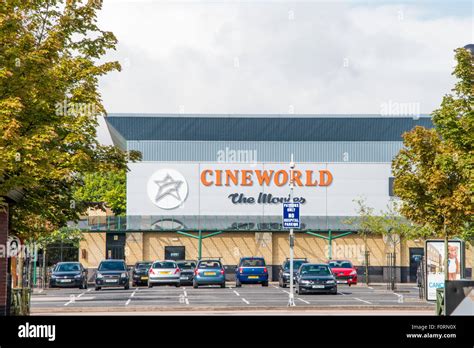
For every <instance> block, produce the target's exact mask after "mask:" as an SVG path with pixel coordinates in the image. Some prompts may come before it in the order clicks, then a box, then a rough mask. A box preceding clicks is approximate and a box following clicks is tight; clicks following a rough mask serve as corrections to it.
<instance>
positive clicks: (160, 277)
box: [148, 260, 181, 288]
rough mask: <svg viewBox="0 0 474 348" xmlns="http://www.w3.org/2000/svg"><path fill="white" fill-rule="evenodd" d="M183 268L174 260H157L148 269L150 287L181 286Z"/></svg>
mask: <svg viewBox="0 0 474 348" xmlns="http://www.w3.org/2000/svg"><path fill="white" fill-rule="evenodd" d="M180 277H181V270H180V268H179V267H178V264H177V263H176V262H175V261H173V260H164V261H155V262H153V263H152V265H151V267H150V269H149V271H148V287H149V288H151V287H153V285H161V284H165V285H175V286H176V287H179V286H180Z"/></svg>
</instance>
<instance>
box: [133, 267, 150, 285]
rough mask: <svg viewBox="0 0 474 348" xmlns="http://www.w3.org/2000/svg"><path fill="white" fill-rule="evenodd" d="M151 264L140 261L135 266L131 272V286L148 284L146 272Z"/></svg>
mask: <svg viewBox="0 0 474 348" xmlns="http://www.w3.org/2000/svg"><path fill="white" fill-rule="evenodd" d="M150 266H151V262H148V261H140V262H137V263H136V264H135V266H134V267H133V271H132V285H133V286H137V285H147V284H148V270H149V269H150Z"/></svg>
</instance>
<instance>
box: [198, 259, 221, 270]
mask: <svg viewBox="0 0 474 348" xmlns="http://www.w3.org/2000/svg"><path fill="white" fill-rule="evenodd" d="M198 268H200V269H202V268H222V266H221V263H220V261H201V262H199V266H198Z"/></svg>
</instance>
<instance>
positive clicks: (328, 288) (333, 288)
mask: <svg viewBox="0 0 474 348" xmlns="http://www.w3.org/2000/svg"><path fill="white" fill-rule="evenodd" d="M309 292H328V293H331V294H334V295H335V294H337V283H336V278H335V277H334V275H333V274H332V272H331V269H330V268H329V266H328V265H327V264H316V263H304V264H302V265H301V266H300V268H299V270H298V273H297V274H296V293H297V294H300V295H301V294H304V293H309Z"/></svg>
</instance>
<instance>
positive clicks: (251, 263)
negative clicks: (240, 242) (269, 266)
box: [240, 259, 265, 267]
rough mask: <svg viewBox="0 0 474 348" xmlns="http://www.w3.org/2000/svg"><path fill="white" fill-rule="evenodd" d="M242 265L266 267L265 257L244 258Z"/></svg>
mask: <svg viewBox="0 0 474 348" xmlns="http://www.w3.org/2000/svg"><path fill="white" fill-rule="evenodd" d="M240 266H242V267H264V266H265V261H264V260H263V259H242V261H241V262H240Z"/></svg>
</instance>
